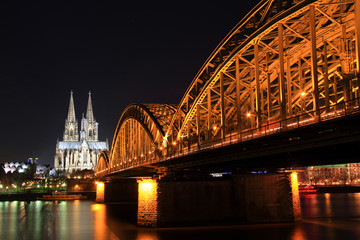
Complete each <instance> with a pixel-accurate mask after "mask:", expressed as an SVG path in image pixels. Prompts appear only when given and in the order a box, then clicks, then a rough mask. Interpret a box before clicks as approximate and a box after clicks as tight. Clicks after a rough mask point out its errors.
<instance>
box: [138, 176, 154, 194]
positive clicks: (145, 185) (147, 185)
mask: <svg viewBox="0 0 360 240" xmlns="http://www.w3.org/2000/svg"><path fill="white" fill-rule="evenodd" d="M155 187H156V181H154V180H152V179H144V180H141V181H139V192H141V193H146V194H148V193H151V192H152V191H154V188H155Z"/></svg>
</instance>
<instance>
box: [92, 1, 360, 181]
mask: <svg viewBox="0 0 360 240" xmlns="http://www.w3.org/2000/svg"><path fill="white" fill-rule="evenodd" d="M359 40H360V0H319V1H316V0H263V1H261V2H260V3H259V4H258V5H257V6H256V7H255V8H254V9H253V10H251V11H250V12H249V13H248V14H247V15H246V16H245V18H243V19H242V20H241V21H240V22H239V23H238V24H237V25H236V26H235V27H234V28H233V29H232V31H231V32H230V33H229V34H228V35H227V36H226V37H225V38H224V40H223V41H222V42H221V43H220V44H219V45H218V46H217V48H216V49H215V50H214V52H213V53H212V54H211V56H210V57H209V58H208V59H207V61H206V62H205V63H204V65H203V66H202V68H201V69H200V71H199V72H198V74H197V75H196V76H195V78H194V80H193V81H192V83H191V85H190V86H189V88H188V89H187V91H186V93H185V95H184V96H183V98H182V100H181V101H180V103H179V105H177V106H174V105H167V104H135V105H130V106H128V107H127V108H126V109H125V111H124V112H123V114H122V116H121V118H120V121H119V123H118V126H117V129H116V132H115V135H114V139H113V144H112V148H111V151H110V152H109V153H106V152H105V153H103V154H102V156H101V157H100V158H99V163H98V167H97V174H98V175H99V176H101V175H106V174H109V173H114V172H119V171H124V170H127V169H129V168H134V167H137V166H142V165H146V164H150V163H155V162H159V161H164V160H166V159H168V158H172V157H176V156H177V155H181V154H189V153H191V152H193V151H198V150H202V149H206V148H209V147H216V146H218V145H219V144H220V145H222V144H227V143H229V142H230V143H231V142H239V141H245V140H248V139H252V138H254V137H260V136H263V135H266V134H271V133H273V132H276V131H284V130H287V129H289V128H292V127H300V126H302V125H306V124H312V123H314V122H317V121H323V120H326V119H329V118H334V117H341V116H343V115H344V114H349V113H351V112H353V111H357V110H358V106H359V102H358V99H359V97H360V96H359V80H358V77H359V68H360V66H359V58H360V54H359V49H360V43H359ZM106 158H107V159H108V160H107V161H108V163H106V164H105V160H106Z"/></svg>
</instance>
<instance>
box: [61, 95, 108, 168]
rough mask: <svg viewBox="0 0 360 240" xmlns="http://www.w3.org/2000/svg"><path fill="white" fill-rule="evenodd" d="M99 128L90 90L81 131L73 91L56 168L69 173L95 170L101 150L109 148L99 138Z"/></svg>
mask: <svg viewBox="0 0 360 240" xmlns="http://www.w3.org/2000/svg"><path fill="white" fill-rule="evenodd" d="M98 128H99V123H97V122H96V120H95V117H94V112H93V108H92V102H91V92H89V99H88V104H87V109H86V115H85V116H84V114H83V115H82V119H81V126H80V131H79V129H78V121H77V119H76V115H75V107H74V99H73V92H72V91H71V93H70V103H69V110H68V115H67V118H66V120H65V130H64V135H63V140H62V141H58V142H57V143H56V153H55V159H54V166H55V169H56V170H57V171H58V170H59V171H64V172H67V173H73V172H75V171H81V170H85V169H88V170H95V168H96V165H97V159H98V156H99V154H100V152H101V151H107V150H108V149H109V146H108V143H107V141H103V142H102V141H99V140H98Z"/></svg>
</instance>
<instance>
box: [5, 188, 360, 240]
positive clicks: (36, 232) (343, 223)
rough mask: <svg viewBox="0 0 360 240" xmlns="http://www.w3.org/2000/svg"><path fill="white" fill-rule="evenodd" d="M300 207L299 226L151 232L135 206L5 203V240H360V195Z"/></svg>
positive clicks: (314, 198) (320, 198) (327, 197)
mask: <svg viewBox="0 0 360 240" xmlns="http://www.w3.org/2000/svg"><path fill="white" fill-rule="evenodd" d="M301 204H302V214H303V220H302V222H300V223H283V224H253V225H236V226H211V227H182V228H160V229H146V228H137V227H136V224H135V223H136V205H135V204H107V205H105V204H96V203H94V202H92V201H68V202H66V201H61V202H43V201H32V202H29V203H26V202H21V201H12V202H0V239H1V240H2V239H4V240H11V239H61V240H62V239H64V240H72V239H76V240H81V239H86V240H88V239H120V240H131V239H136V240H173V239H174V240H177V239H179V240H180V239H181V240H192V239H196V240H197V239H262V240H264V239H266V240H268V239H292V240H303V239H326V240H331V239H360V193H344V194H343V193H341V194H340V193H338V194H317V195H307V196H303V197H302V198H301ZM134 213H135V214H134Z"/></svg>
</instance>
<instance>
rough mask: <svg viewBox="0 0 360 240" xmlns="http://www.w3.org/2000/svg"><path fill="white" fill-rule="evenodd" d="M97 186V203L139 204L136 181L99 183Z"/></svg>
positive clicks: (125, 180)
mask: <svg viewBox="0 0 360 240" xmlns="http://www.w3.org/2000/svg"><path fill="white" fill-rule="evenodd" d="M96 185H97V186H96V202H100V203H107V202H137V195H138V192H137V183H136V179H115V180H112V181H109V182H101V181H99V182H97V184H96Z"/></svg>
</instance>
